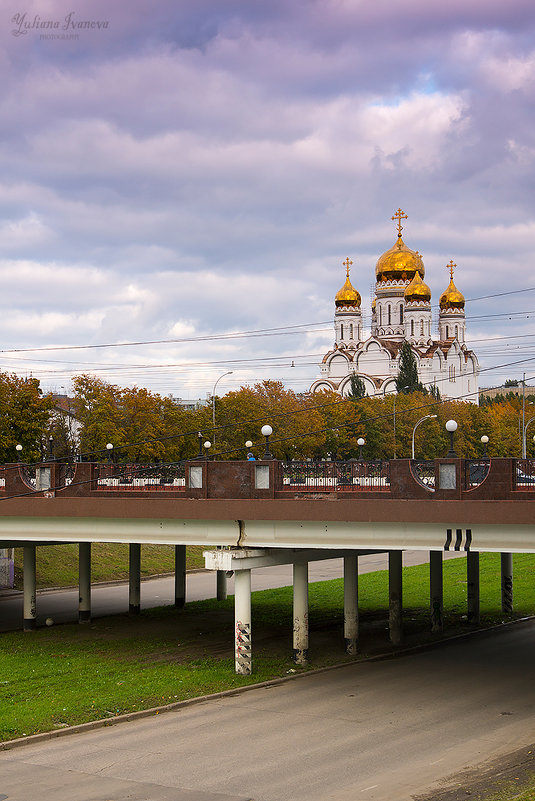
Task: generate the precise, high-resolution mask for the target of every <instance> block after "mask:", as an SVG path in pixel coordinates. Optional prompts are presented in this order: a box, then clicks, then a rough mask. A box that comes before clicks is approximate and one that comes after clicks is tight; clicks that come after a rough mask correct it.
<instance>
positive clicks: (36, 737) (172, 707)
mask: <svg viewBox="0 0 535 801" xmlns="http://www.w3.org/2000/svg"><path fill="white" fill-rule="evenodd" d="M534 620H535V615H530V616H528V617H522V618H519V619H518V620H510V621H507V622H504V623H499V624H496V625H494V626H489V627H488V628H483V629H476V630H475V631H467V632H463V633H461V634H454V635H452V636H451V637H444V638H442V639H440V640H437V641H435V642H426V643H422V644H421V645H411V646H408V647H407V648H397V649H396V650H393V651H390V652H388V653H382V654H375V655H374V656H367V657H363V658H361V659H359V658H358V657H357V659H355V660H354V661H353V662H342V663H339V664H337V665H328V666H327V667H322V668H316V669H315V670H307V671H305V672H303V673H294V674H293V675H291V676H281V677H279V678H277V679H269V680H268V681H261V682H257V683H256V684H246V685H244V686H243V687H235V688H234V689H232V690H222V691H221V692H219V693H212V694H211V695H199V696H197V697H196V698H188V699H186V700H183V701H175V702H174V703H172V704H165V705H164V706H154V707H150V708H149V709H140V710H138V711H136V712H125V713H124V714H123V715H114V716H113V717H110V718H101V719H100V720H90V721H88V722H87V723H79V724H77V725H76V726H67V727H65V728H62V729H54V730H52V731H45V732H39V733H38V734H30V735H29V736H28V737H17V738H16V739H14V740H5V741H3V742H0V751H11V750H13V749H15V748H22V747H24V746H25V745H38V744H39V743H43V742H47V741H48V740H55V739H56V738H58V737H67V736H69V735H71V734H84V733H85V732H90V731H93V730H94V729H103V728H107V727H109V726H116V725H117V724H119V723H128V722H130V721H134V720H140V719H142V718H148V717H155V716H156V715H160V714H165V713H166V712H175V711H176V710H179V709H185V708H187V707H190V706H193V705H195V704H204V703H206V702H207V701H214V700H217V699H219V698H229V697H231V696H233V695H241V694H242V693H245V692H248V691H249V690H258V689H262V688H263V687H275V686H277V685H279V684H286V682H288V681H294V680H295V679H303V678H307V677H308V676H317V675H318V674H320V673H327V672H330V671H332V670H340V669H341V668H346V667H349V666H350V665H351V666H353V667H358V666H359V665H365V664H368V663H369V662H384V661H386V660H389V659H397V658H398V657H401V656H410V655H411V654H414V653H419V652H421V651H430V650H432V649H434V648H437V647H439V646H441V645H445V644H449V643H452V642H455V641H457V640H465V639H468V638H471V637H478V636H484V635H486V634H487V635H491V634H493V633H495V632H496V631H501V630H503V629H504V627H508V628H509V627H513V626H517V625H519V624H522V623H531V622H533V621H534Z"/></svg>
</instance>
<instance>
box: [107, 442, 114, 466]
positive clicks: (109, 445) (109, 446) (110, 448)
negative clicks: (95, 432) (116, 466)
mask: <svg viewBox="0 0 535 801" xmlns="http://www.w3.org/2000/svg"><path fill="white" fill-rule="evenodd" d="M106 450H107V451H108V462H111V461H112V459H113V443H112V442H108V443H107V444H106Z"/></svg>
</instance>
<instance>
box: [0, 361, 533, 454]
mask: <svg viewBox="0 0 535 801" xmlns="http://www.w3.org/2000/svg"><path fill="white" fill-rule="evenodd" d="M404 387H407V384H404ZM527 408H530V407H527ZM53 409H54V403H53V399H52V397H51V396H50V395H43V393H42V392H41V390H40V388H39V382H38V381H37V380H36V379H21V378H18V377H17V376H13V375H8V374H2V373H0V411H1V414H0V461H3V462H8V461H14V460H15V459H16V458H17V451H16V449H15V446H16V445H17V444H21V445H22V446H23V450H22V457H23V459H24V460H25V461H37V460H40V459H43V458H46V456H47V454H48V452H49V447H50V444H51V445H52V448H53V453H54V456H56V457H70V456H73V455H74V454H75V453H77V454H82V455H83V456H84V458H91V459H95V460H97V461H98V460H102V459H107V458H108V456H109V452H108V450H107V449H106V445H107V444H108V443H112V444H113V453H114V455H115V458H116V459H119V460H120V461H128V462H154V461H162V462H175V461H179V460H181V459H188V458H193V457H195V456H196V455H197V454H198V452H199V442H201V443H203V442H204V441H205V440H210V441H213V440H214V438H215V443H216V446H217V447H216V448H212V449H211V451H210V453H211V454H212V455H213V454H214V452H216V453H217V456H218V458H221V459H243V458H245V455H246V451H247V448H246V447H245V442H246V441H247V440H251V441H252V442H253V447H252V451H253V453H254V454H255V456H256V457H257V458H258V457H260V456H262V454H263V452H264V440H263V437H262V436H261V434H260V429H261V427H262V425H264V424H265V423H269V424H270V425H271V426H272V428H273V435H272V437H271V441H270V450H271V452H272V453H273V455H274V456H276V457H277V458H280V459H304V458H323V459H325V458H333V459H347V458H351V457H358V455H359V447H358V445H357V440H358V438H359V437H363V438H364V439H365V441H366V445H365V446H364V449H363V455H364V457H365V458H367V459H391V458H393V457H394V456H397V457H398V458H402V457H403V458H408V457H410V455H411V442H412V432H413V429H414V426H415V425H416V423H417V422H418V421H419V420H420V419H421V418H422V417H424V416H425V415H428V414H429V415H437V417H436V418H432V419H429V420H426V421H425V423H423V424H422V425H421V426H419V427H418V430H417V434H416V440H415V444H416V447H415V453H416V456H417V458H433V457H436V456H441V455H444V454H445V453H446V451H447V450H448V447H449V437H448V435H447V433H446V430H445V423H446V421H447V420H449V419H452V418H453V419H455V420H456V421H457V423H458V430H457V433H456V435H455V445H456V450H457V452H458V453H459V455H461V456H464V457H466V458H474V457H477V456H478V455H481V453H482V451H483V446H482V445H481V436H482V435H484V434H485V435H486V436H488V437H489V446H488V453H489V454H490V455H492V456H520V455H521V429H520V426H521V413H522V398H518V397H517V396H512V397H509V398H507V399H503V400H501V401H499V402H493V403H492V404H489V405H485V406H476V405H474V404H472V403H464V402H460V401H441V400H440V399H437V398H435V397H433V396H431V395H429V394H427V393H425V391H422V389H421V388H420V389H416V390H414V391H407V390H406V389H405V390H404V391H403V392H400V393H399V394H397V395H394V394H391V395H387V396H386V397H378V398H371V397H366V396H363V395H362V393H361V391H360V388H359V387H358V384H357V385H355V386H354V387H353V392H352V393H351V395H350V396H349V397H348V398H345V399H341V398H340V396H339V395H337V394H336V393H333V392H322V393H319V394H317V395H313V396H311V395H309V394H308V393H303V394H298V393H295V392H292V391H291V390H289V389H286V388H285V387H284V386H283V384H282V383H280V382H277V381H262V382H260V383H258V384H256V385H254V386H253V387H249V386H246V387H242V388H241V389H239V390H236V391H234V392H229V393H228V394H227V395H225V396H224V397H221V398H217V399H216V411H217V428H216V430H215V432H214V431H213V428H212V406H211V405H209V406H204V407H201V408H199V409H196V410H193V411H190V410H186V409H184V408H183V407H182V406H181V405H180V404H179V403H177V402H176V401H174V400H173V399H172V398H169V397H162V396H161V395H158V394H155V393H152V392H149V391H148V390H146V389H143V388H141V389H140V388H137V387H134V388H124V387H119V386H116V385H114V384H109V383H107V382H105V381H102V380H101V379H99V378H95V377H94V376H89V375H82V376H79V377H77V378H76V379H75V380H74V397H73V399H72V401H71V412H72V414H71V415H70V416H69V415H65V414H58V413H55V412H54V411H53ZM528 420H530V416H527V417H526V421H528ZM73 421H76V422H75V423H74V425H73ZM529 432H531V433H535V419H534V424H533V426H532V428H529V429H528V455H533V454H535V445H534V443H533V442H532V440H531V436H530V433H529ZM199 433H200V434H201V438H200V439H199ZM50 439H51V440H52V442H51V443H50Z"/></svg>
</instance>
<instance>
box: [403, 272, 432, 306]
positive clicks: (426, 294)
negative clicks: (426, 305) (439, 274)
mask: <svg viewBox="0 0 535 801" xmlns="http://www.w3.org/2000/svg"><path fill="white" fill-rule="evenodd" d="M403 294H404V297H405V300H406V301H407V302H408V303H410V302H411V300H416V301H418V300H422V301H430V300H431V290H430V289H429V287H428V286H427V284H424V282H423V281H422V279H421V278H420V273H419V272H416V273H415V275H414V278H413V279H412V281H411V282H410V284H409V286H408V287H407V288H406V290H405V292H404V293H403Z"/></svg>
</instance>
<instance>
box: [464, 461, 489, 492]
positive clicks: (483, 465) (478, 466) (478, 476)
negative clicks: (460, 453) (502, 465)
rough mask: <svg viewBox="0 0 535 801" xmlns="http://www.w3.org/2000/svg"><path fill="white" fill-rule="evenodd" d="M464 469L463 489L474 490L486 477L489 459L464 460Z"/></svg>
mask: <svg viewBox="0 0 535 801" xmlns="http://www.w3.org/2000/svg"><path fill="white" fill-rule="evenodd" d="M465 468H466V469H465V489H474V488H475V487H479V485H480V484H482V483H483V482H484V481H485V479H486V477H487V476H488V474H489V472H490V459H466V461H465Z"/></svg>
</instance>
